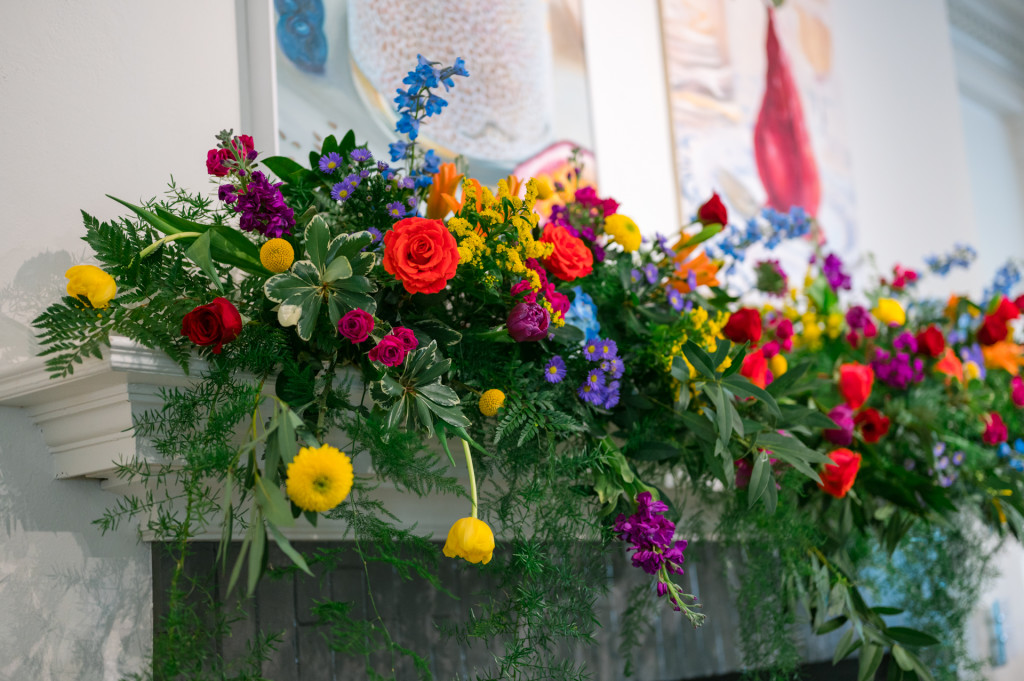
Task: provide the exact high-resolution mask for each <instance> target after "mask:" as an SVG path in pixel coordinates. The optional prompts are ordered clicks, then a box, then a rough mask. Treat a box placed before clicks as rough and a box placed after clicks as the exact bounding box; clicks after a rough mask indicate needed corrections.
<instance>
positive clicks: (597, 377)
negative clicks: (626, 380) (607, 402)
mask: <svg viewBox="0 0 1024 681" xmlns="http://www.w3.org/2000/svg"><path fill="white" fill-rule="evenodd" d="M587 385H590V386H593V387H594V388H603V387H604V372H603V371H601V370H600V369H591V370H590V371H589V372H587Z"/></svg>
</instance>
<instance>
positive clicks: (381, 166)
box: [377, 161, 390, 173]
mask: <svg viewBox="0 0 1024 681" xmlns="http://www.w3.org/2000/svg"><path fill="white" fill-rule="evenodd" d="M389 167H390V166H388V164H387V163H385V162H384V161H377V171H378V172H381V173H383V172H384V171H385V170H387V169H388V168H389Z"/></svg>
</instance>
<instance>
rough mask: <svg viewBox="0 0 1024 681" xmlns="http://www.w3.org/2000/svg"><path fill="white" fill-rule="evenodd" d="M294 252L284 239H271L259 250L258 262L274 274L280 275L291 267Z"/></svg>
mask: <svg viewBox="0 0 1024 681" xmlns="http://www.w3.org/2000/svg"><path fill="white" fill-rule="evenodd" d="M294 261H295V250H294V249H293V248H292V245H291V244H290V243H288V242H287V241H285V240H284V239H271V240H270V241H268V242H267V243H265V244H263V246H262V247H261V248H260V262H261V263H263V266H264V267H266V268H267V269H268V270H270V271H271V272H273V273H274V274H280V273H281V272H284V271H286V270H287V269H288V268H289V267H291V266H292V263H293V262H294Z"/></svg>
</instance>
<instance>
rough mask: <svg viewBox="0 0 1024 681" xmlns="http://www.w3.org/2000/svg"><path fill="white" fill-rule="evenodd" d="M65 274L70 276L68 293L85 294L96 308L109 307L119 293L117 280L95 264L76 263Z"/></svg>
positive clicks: (71, 294) (75, 295)
mask: <svg viewBox="0 0 1024 681" xmlns="http://www.w3.org/2000/svg"><path fill="white" fill-rule="evenodd" d="M64 276H65V277H67V278H68V295H69V296H74V297H76V298H77V297H78V296H85V297H86V298H88V299H89V304H90V305H92V306H93V307H94V308H96V309H102V308H104V307H107V306H108V305H109V304H110V301H111V300H113V299H114V296H116V295H117V282H115V281H114V278H113V277H112V276H110V275H109V274H107V273H106V272H104V271H103V270H101V269H100V268H99V267H96V266H95V265H75V266H74V267H71V268H69V269H68V271H67V272H65V273H64Z"/></svg>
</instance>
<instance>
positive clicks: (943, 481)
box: [939, 473, 956, 487]
mask: <svg viewBox="0 0 1024 681" xmlns="http://www.w3.org/2000/svg"><path fill="white" fill-rule="evenodd" d="M954 482H956V474H955V473H954V474H953V475H940V476H939V486H940V487H952V485H953V483H954Z"/></svg>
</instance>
